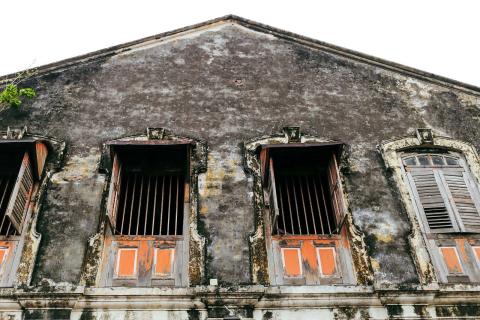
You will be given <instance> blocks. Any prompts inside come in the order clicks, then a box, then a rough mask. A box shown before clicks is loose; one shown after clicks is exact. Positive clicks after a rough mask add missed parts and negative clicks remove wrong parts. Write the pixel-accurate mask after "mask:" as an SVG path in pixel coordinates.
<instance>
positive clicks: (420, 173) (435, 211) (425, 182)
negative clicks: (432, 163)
mask: <svg viewBox="0 0 480 320" xmlns="http://www.w3.org/2000/svg"><path fill="white" fill-rule="evenodd" d="M409 175H410V180H411V182H412V184H413V187H414V188H415V191H416V196H417V197H416V201H417V204H418V205H419V206H420V209H421V211H423V214H424V216H425V219H426V222H427V224H428V227H429V228H430V231H431V232H452V231H456V228H455V226H456V224H455V222H454V220H453V219H452V215H451V214H450V212H449V210H448V207H447V206H448V204H446V203H445V199H444V197H443V195H442V192H441V191H440V186H439V179H438V178H437V177H436V175H435V172H434V171H433V170H432V169H429V168H425V169H416V170H411V171H410V172H409Z"/></svg>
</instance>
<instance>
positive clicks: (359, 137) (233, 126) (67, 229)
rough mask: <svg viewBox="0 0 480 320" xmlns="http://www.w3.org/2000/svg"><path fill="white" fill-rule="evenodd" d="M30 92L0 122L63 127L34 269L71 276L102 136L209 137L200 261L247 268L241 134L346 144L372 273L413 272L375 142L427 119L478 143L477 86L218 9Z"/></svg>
mask: <svg viewBox="0 0 480 320" xmlns="http://www.w3.org/2000/svg"><path fill="white" fill-rule="evenodd" d="M28 84H29V85H31V86H33V87H34V88H35V89H36V90H37V92H38V97H37V98H35V99H34V100H33V101H32V102H29V103H27V104H25V108H22V109H21V111H16V110H9V111H7V112H5V113H3V114H1V115H0V127H3V128H6V127H7V126H12V127H18V126H23V125H27V126H28V127H29V129H30V131H32V132H36V133H42V134H46V135H51V136H55V137H57V138H59V139H63V140H66V141H67V156H66V163H65V165H64V167H63V169H62V170H61V171H60V172H58V173H57V174H56V175H54V177H53V178H52V183H51V185H50V187H49V190H48V196H47V198H46V200H45V202H46V203H45V206H44V210H43V212H42V215H41V218H40V222H39V226H38V230H39V232H40V233H42V235H43V238H42V244H41V248H40V253H39V256H38V258H37V267H36V269H35V273H34V282H35V283H38V282H40V281H41V279H42V278H49V279H52V280H54V281H56V282H62V281H66V282H72V283H77V281H78V279H79V275H80V270H81V264H82V259H83V255H84V251H85V247H86V244H87V239H88V237H89V236H91V235H92V234H94V233H95V232H96V226H97V224H98V218H99V215H100V214H101V212H100V203H101V197H102V190H103V187H104V181H105V177H104V176H103V175H102V174H99V173H98V172H97V169H98V165H97V162H98V160H99V156H100V145H101V143H102V142H103V141H105V140H107V139H114V138H118V137H119V136H122V135H127V134H132V133H139V132H143V131H144V130H145V128H146V127H147V126H150V127H165V128H168V129H170V130H171V131H173V132H174V133H175V134H179V135H187V136H194V137H198V138H200V139H204V140H206V141H207V142H208V144H209V158H208V170H207V172H206V173H205V174H204V175H201V176H200V180H199V184H200V186H199V192H200V212H201V217H200V218H201V219H202V220H203V221H204V222H205V229H206V230H207V231H208V238H209V239H208V240H209V241H208V248H207V275H208V277H210V278H218V279H220V281H221V282H223V283H231V284H239V283H247V282H249V281H250V271H249V268H250V265H249V251H248V240H247V238H248V236H249V234H251V233H252V232H253V204H252V196H251V195H252V190H251V188H252V182H251V181H250V180H249V177H247V176H246V174H245V173H244V171H243V168H242V167H241V164H242V159H243V155H242V151H241V147H240V145H241V143H242V142H243V141H245V140H248V139H251V138H253V137H256V136H261V135H265V134H270V133H274V132H278V131H280V129H281V128H282V127H283V126H285V125H300V126H301V127H302V130H303V131H305V132H307V133H309V134H312V135H316V136H319V137H325V138H330V139H337V140H342V141H345V142H346V143H347V144H348V145H349V154H348V157H347V159H348V162H349V165H350V169H349V171H348V172H343V175H344V177H345V179H346V186H345V188H346V191H347V193H348V195H349V203H350V206H351V210H352V212H353V217H354V222H355V224H356V225H357V226H358V227H359V229H360V230H361V231H362V232H363V233H364V234H365V235H366V239H367V246H368V251H369V254H370V255H371V256H372V258H373V262H374V269H375V270H374V271H375V277H376V280H377V281H380V282H389V283H397V284H410V283H416V282H417V281H418V280H417V275H416V271H415V269H414V265H413V262H412V259H411V255H410V248H408V244H407V243H408V241H407V235H408V233H409V230H410V227H409V223H408V221H407V217H406V215H405V214H404V212H403V209H402V206H401V203H400V200H399V199H398V197H397V195H396V188H395V185H393V184H392V183H391V181H390V178H389V173H388V172H386V171H385V169H384V165H383V163H382V160H381V157H380V155H379V154H378V152H377V150H376V146H377V144H379V142H380V141H382V140H385V139H390V138H392V137H395V136H401V135H405V134H407V133H411V132H413V130H414V128H417V127H425V126H432V127H433V128H434V129H435V130H437V131H439V132H445V133H446V134H448V135H450V136H452V137H454V138H458V139H460V140H465V141H468V142H471V143H473V144H475V146H476V147H477V149H478V148H479V147H480V142H479V141H480V139H479V138H480V129H479V128H480V126H479V125H480V99H479V98H478V96H477V97H476V96H473V95H467V94H466V93H463V92H460V91H456V90H455V89H451V88H446V87H442V86H439V85H435V84H432V83H428V82H424V81H420V80H413V79H411V78H408V77H406V76H403V75H399V74H397V73H394V72H392V71H387V70H385V69H381V68H380V67H375V66H372V65H368V64H365V63H360V62H355V61H353V60H349V59H347V58H343V57H339V56H335V55H332V54H330V53H326V52H322V51H319V50H315V49H312V48H309V47H306V46H304V45H301V44H299V43H295V42H290V41H287V40H284V39H279V38H276V37H274V36H272V35H267V34H264V33H260V32H255V31H252V30H249V29H247V28H244V27H242V26H239V25H236V24H233V23H225V24H222V23H220V24H218V25H217V26H214V27H212V28H210V29H205V30H199V31H197V32H195V33H191V34H188V35H186V36H183V37H176V38H173V39H170V40H168V41H163V42H154V43H151V44H150V45H149V46H144V47H138V48H136V49H133V50H130V51H126V52H124V53H122V54H119V55H113V56H110V57H105V58H102V59H98V60H96V61H93V62H89V63H84V64H80V65H77V66H74V67H70V68H67V69H65V70H63V71H58V72H52V73H49V74H46V75H40V76H38V77H37V78H35V79H33V80H31V81H30V82H29V83H28Z"/></svg>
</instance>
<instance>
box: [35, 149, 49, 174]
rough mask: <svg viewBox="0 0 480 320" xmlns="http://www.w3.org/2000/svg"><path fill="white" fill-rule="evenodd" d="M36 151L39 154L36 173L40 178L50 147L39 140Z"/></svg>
mask: <svg viewBox="0 0 480 320" xmlns="http://www.w3.org/2000/svg"><path fill="white" fill-rule="evenodd" d="M35 151H36V155H37V171H36V175H37V177H38V179H40V178H41V177H42V173H43V167H44V166H45V160H46V159H47V155H48V149H47V146H46V145H45V144H43V143H42V142H37V143H36V144H35Z"/></svg>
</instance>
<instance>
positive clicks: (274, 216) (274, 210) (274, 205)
mask: <svg viewBox="0 0 480 320" xmlns="http://www.w3.org/2000/svg"><path fill="white" fill-rule="evenodd" d="M269 162H270V163H269V168H270V171H269V179H268V187H267V193H268V199H269V205H270V218H271V219H270V221H271V223H272V233H274V232H277V231H278V216H279V215H280V211H279V209H278V200H277V188H276V185H275V172H274V170H273V159H272V158H270V161H269Z"/></svg>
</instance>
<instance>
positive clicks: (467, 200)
mask: <svg viewBox="0 0 480 320" xmlns="http://www.w3.org/2000/svg"><path fill="white" fill-rule="evenodd" d="M442 174H443V177H444V179H445V183H446V185H447V187H448V190H449V192H450V195H451V199H452V201H451V204H452V207H453V209H454V210H455V211H456V213H457V214H458V216H459V218H460V220H461V221H460V224H462V225H463V231H471V232H479V231H480V215H479V212H480V208H478V204H477V205H476V204H475V201H474V198H473V197H472V194H471V193H470V190H469V188H468V176H467V173H466V172H464V171H463V170H453V169H445V170H442Z"/></svg>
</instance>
